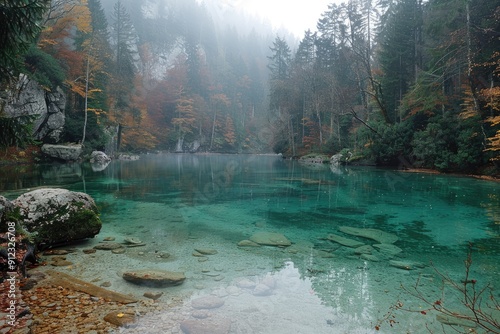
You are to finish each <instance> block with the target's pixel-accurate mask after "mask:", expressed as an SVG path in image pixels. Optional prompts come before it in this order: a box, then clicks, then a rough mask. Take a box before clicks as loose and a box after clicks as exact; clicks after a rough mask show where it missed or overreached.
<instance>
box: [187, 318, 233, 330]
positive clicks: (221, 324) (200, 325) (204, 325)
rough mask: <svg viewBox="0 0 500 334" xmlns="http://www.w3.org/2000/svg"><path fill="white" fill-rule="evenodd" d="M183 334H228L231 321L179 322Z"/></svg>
mask: <svg viewBox="0 0 500 334" xmlns="http://www.w3.org/2000/svg"><path fill="white" fill-rule="evenodd" d="M180 325H181V330H182V332H184V333H185V334H229V332H230V331H231V320H229V319H226V318H212V317H210V318H208V319H188V320H184V321H182V322H181V324H180Z"/></svg>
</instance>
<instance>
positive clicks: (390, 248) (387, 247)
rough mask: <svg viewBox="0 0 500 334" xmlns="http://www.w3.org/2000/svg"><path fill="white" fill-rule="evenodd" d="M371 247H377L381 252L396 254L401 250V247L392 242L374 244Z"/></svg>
mask: <svg viewBox="0 0 500 334" xmlns="http://www.w3.org/2000/svg"><path fill="white" fill-rule="evenodd" d="M373 247H375V248H378V249H379V250H380V251H381V252H384V253H387V254H389V255H396V254H399V253H401V252H402V251H403V250H402V249H401V248H399V247H398V246H395V245H393V244H375V245H373Z"/></svg>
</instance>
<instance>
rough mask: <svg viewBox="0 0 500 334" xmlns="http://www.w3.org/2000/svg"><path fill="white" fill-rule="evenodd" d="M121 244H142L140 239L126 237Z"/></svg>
mask: <svg viewBox="0 0 500 334" xmlns="http://www.w3.org/2000/svg"><path fill="white" fill-rule="evenodd" d="M123 242H124V243H126V244H142V241H141V240H140V239H138V238H134V237H126V238H124V239H123Z"/></svg>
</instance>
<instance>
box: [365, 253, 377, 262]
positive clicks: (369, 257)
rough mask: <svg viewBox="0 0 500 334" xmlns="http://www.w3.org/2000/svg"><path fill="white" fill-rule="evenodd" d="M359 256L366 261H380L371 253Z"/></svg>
mask: <svg viewBox="0 0 500 334" xmlns="http://www.w3.org/2000/svg"><path fill="white" fill-rule="evenodd" d="M361 258H362V259H363V260H368V261H372V262H380V259H379V258H378V257H376V256H375V255H372V254H362V255H361Z"/></svg>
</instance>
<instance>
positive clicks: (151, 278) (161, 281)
mask: <svg viewBox="0 0 500 334" xmlns="http://www.w3.org/2000/svg"><path fill="white" fill-rule="evenodd" d="M123 279H124V280H126V281H129V282H132V283H135V284H142V285H148V286H172V285H179V284H182V283H183V282H184V280H185V279H186V276H184V273H182V272H173V271H164V270H154V269H153V270H148V269H145V270H136V271H127V272H125V273H123Z"/></svg>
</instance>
